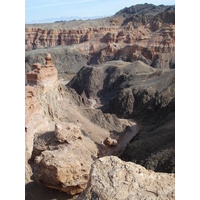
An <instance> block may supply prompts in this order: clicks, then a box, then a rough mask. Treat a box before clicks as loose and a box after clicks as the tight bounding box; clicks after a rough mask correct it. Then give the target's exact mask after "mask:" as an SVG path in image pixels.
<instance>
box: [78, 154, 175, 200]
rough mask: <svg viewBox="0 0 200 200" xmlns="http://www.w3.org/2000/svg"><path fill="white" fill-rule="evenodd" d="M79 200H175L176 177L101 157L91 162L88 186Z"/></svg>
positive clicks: (112, 157)
mask: <svg viewBox="0 0 200 200" xmlns="http://www.w3.org/2000/svg"><path fill="white" fill-rule="evenodd" d="M82 199H84V200H91V199H99V200H106V199H120V200H128V199H130V200H132V199H175V176H174V174H164V173H155V172H153V171H149V170H146V169H145V168H144V167H141V166H140V165H136V164H134V163H131V162H124V161H121V160H120V159H119V158H117V157H114V156H110V157H104V158H100V159H98V160H96V161H95V163H94V164H93V165H92V167H91V173H90V180H89V183H88V186H87V188H86V190H85V191H84V192H83V193H82V194H81V195H80V196H79V197H78V198H77V200H82Z"/></svg>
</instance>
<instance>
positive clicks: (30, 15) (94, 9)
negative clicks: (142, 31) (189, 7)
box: [25, 0, 175, 23]
mask: <svg viewBox="0 0 200 200" xmlns="http://www.w3.org/2000/svg"><path fill="white" fill-rule="evenodd" d="M142 3H152V4H155V5H160V4H164V5H175V0H150V1H148V0H25V23H31V22H40V21H42V20H43V22H45V20H46V21H48V19H52V20H53V19H56V18H60V17H100V16H101V17H104V16H111V15H114V14H115V13H116V12H118V11H119V10H121V9H123V8H125V7H130V6H132V5H135V4H142Z"/></svg>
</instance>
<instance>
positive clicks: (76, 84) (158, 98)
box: [69, 61, 175, 122]
mask: <svg viewBox="0 0 200 200" xmlns="http://www.w3.org/2000/svg"><path fill="white" fill-rule="evenodd" d="M141 82H142V84H141ZM174 84H175V73H174V71H172V70H171V71H166V72H163V71H160V70H156V69H153V68H151V67H150V66H148V65H146V64H145V63H143V62H142V61H136V62H133V63H128V62H122V61H121V62H120V61H111V62H107V63H106V64H103V65H99V66H98V67H97V66H96V67H84V68H82V69H81V70H80V71H79V73H78V74H77V76H75V77H74V78H73V79H72V80H71V81H70V82H69V86H71V87H72V88H74V89H75V90H76V91H77V93H78V94H82V93H83V92H84V93H85V94H86V96H87V97H88V98H90V97H93V98H99V99H101V100H102V102H103V104H104V106H103V107H102V110H103V111H104V112H108V113H113V114H116V115H117V116H118V117H123V118H124V117H125V118H132V117H135V118H138V119H140V120H144V121H149V122H150V120H155V118H154V116H157V117H158V118H159V117H160V115H159V116H158V115H155V111H158V112H161V113H162V111H163V112H165V111H166V112H167V109H164V108H166V107H167V105H169V104H170V102H173V99H174V96H175V89H174ZM108 97H109V98H108ZM163 114H164V113H163Z"/></svg>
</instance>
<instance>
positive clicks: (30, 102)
mask: <svg viewBox="0 0 200 200" xmlns="http://www.w3.org/2000/svg"><path fill="white" fill-rule="evenodd" d="M44 130H48V122H47V119H46V117H45V115H44V111H43V108H42V106H41V105H40V102H39V100H38V99H37V96H36V92H35V89H34V88H33V87H30V86H26V87H25V168H26V169H25V178H26V180H25V181H26V183H27V182H29V181H30V177H31V175H32V170H31V168H30V165H29V164H28V160H29V159H30V158H31V154H32V151H33V139H34V134H35V133H36V132H38V131H44Z"/></svg>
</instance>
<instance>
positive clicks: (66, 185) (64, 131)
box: [33, 123, 93, 195]
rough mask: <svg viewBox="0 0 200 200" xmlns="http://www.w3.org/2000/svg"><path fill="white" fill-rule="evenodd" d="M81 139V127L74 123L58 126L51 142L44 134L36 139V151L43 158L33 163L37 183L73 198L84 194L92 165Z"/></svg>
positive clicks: (39, 157)
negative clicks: (78, 194)
mask: <svg viewBox="0 0 200 200" xmlns="http://www.w3.org/2000/svg"><path fill="white" fill-rule="evenodd" d="M82 138H83V135H82V134H81V131H80V128H79V127H78V126H76V125H75V124H72V123H70V124H69V123H68V124H66V125H65V126H63V125H60V124H56V125H55V136H54V134H52V135H51V136H50V137H49V138H48V142H47V141H46V142H45V141H44V142H43V141H42V135H41V137H38V138H36V140H35V145H34V146H35V148H36V149H35V152H37V153H39V154H40V155H38V156H36V157H35V159H34V164H33V175H34V179H35V181H36V182H37V183H39V184H43V185H45V186H47V187H50V188H54V189H58V190H61V191H63V192H66V193H67V194H71V195H74V194H77V193H80V192H82V191H83V190H84V189H85V187H86V185H87V182H88V179H89V171H90V165H91V164H92V162H93V159H92V158H91V154H90V152H89V151H88V149H87V148H86V146H85V144H84V142H83V140H82ZM38 139H39V140H38ZM43 139H44V140H46V139H47V138H46V139H45V137H43ZM37 140H38V141H37ZM56 144H57V145H56ZM40 152H41V153H40Z"/></svg>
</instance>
